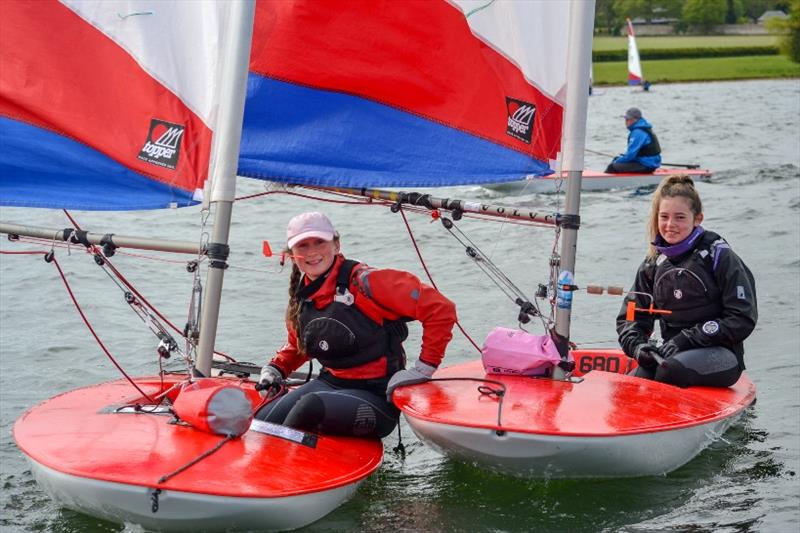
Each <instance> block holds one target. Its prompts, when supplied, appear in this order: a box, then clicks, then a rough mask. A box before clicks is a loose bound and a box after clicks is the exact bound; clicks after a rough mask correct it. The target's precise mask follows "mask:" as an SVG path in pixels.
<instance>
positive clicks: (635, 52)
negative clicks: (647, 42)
mask: <svg viewBox="0 0 800 533" xmlns="http://www.w3.org/2000/svg"><path fill="white" fill-rule="evenodd" d="M625 20H626V21H627V22H628V85H638V86H640V87H641V88H642V90H643V91H649V90H650V82H648V81H645V79H644V76H643V75H642V63H641V61H640V60H639V49H638V48H637V47H636V35H635V34H634V33H633V23H632V22H631V19H629V18H626V19H625Z"/></svg>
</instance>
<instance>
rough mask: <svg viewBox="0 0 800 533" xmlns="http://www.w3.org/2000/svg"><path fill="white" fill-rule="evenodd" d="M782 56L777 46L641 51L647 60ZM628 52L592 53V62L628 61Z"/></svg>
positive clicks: (608, 51) (604, 51)
mask: <svg viewBox="0 0 800 533" xmlns="http://www.w3.org/2000/svg"><path fill="white" fill-rule="evenodd" d="M778 54H780V50H779V48H778V47H777V46H727V47H719V48H658V49H644V50H639V57H640V58H641V59H642V60H645V59H693V58H698V57H736V56H772V55H778ZM627 59H628V51H627V50H602V51H595V52H592V61H593V62H595V63H604V62H609V61H627Z"/></svg>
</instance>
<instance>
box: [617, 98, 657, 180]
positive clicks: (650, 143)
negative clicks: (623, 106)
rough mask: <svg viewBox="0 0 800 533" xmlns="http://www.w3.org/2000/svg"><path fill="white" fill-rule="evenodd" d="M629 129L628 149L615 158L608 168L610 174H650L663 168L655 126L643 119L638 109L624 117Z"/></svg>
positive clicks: (630, 111) (629, 110) (632, 109)
mask: <svg viewBox="0 0 800 533" xmlns="http://www.w3.org/2000/svg"><path fill="white" fill-rule="evenodd" d="M623 118H624V119H625V126H626V127H627V128H628V130H629V131H630V133H628V149H627V151H626V152H625V153H624V154H622V155H619V156H617V157H615V158H614V159H613V161H611V164H609V165H608V168H606V172H607V173H609V174H618V173H624V172H635V173H650V172H653V171H654V170H655V169H657V168H658V167H660V166H661V146H660V145H659V144H658V137H656V134H655V133H653V126H652V124H650V123H649V122H647V120H645V119H644V118H643V117H642V112H641V111H640V110H639V108H638V107H632V108H630V109H628V110H627V111H625V114H624V115H623Z"/></svg>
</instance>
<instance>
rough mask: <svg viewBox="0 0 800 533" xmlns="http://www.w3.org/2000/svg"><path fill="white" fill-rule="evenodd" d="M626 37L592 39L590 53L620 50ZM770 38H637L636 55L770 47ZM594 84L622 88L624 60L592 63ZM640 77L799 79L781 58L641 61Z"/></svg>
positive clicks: (798, 67)
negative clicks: (691, 50) (665, 51)
mask: <svg viewBox="0 0 800 533" xmlns="http://www.w3.org/2000/svg"><path fill="white" fill-rule="evenodd" d="M627 43H628V40H627V37H595V38H594V42H593V49H594V50H596V51H597V50H624V49H627V46H628V44H627ZM776 43H777V38H776V37H775V36H773V35H709V36H664V37H637V39H636V44H637V46H638V48H639V53H640V54H642V55H644V51H645V50H663V49H680V48H683V49H686V48H698V49H703V48H709V49H711V48H714V49H719V48H725V47H747V46H770V45H775V44H776ZM593 71H594V72H593V73H594V85H596V86H601V85H625V84H627V81H628V66H627V62H625V61H610V62H595V63H594V64H593ZM642 71H643V74H644V78H645V79H646V80H648V81H650V82H651V83H669V82H687V81H719V80H742V79H759V78H800V64H798V63H794V62H792V61H790V60H789V59H788V58H787V57H786V56H783V55H758V56H738V57H708V58H685V59H663V60H644V59H643V60H642Z"/></svg>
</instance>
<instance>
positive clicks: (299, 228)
mask: <svg viewBox="0 0 800 533" xmlns="http://www.w3.org/2000/svg"><path fill="white" fill-rule="evenodd" d="M335 235H336V230H334V229H333V224H331V221H330V219H329V218H328V217H326V216H325V215H323V214H322V213H318V212H316V211H313V212H310V213H300V214H299V215H297V216H296V217H294V218H292V219H291V220H290V221H289V224H288V225H287V226H286V245H287V246H288V247H289V248H292V247H293V246H294V245H295V244H297V243H298V242H300V241H302V240H303V239H308V238H311V237H317V238H320V239H322V240H325V241H332V240H333V237H334V236H335Z"/></svg>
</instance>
